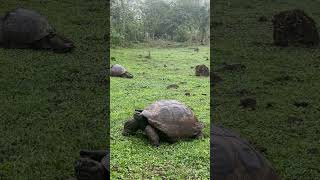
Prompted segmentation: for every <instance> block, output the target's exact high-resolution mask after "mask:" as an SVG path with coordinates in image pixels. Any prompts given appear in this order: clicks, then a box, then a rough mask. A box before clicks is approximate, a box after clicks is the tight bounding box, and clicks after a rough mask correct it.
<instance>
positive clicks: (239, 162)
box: [210, 125, 280, 180]
mask: <svg viewBox="0 0 320 180" xmlns="http://www.w3.org/2000/svg"><path fill="white" fill-rule="evenodd" d="M210 144H211V147H210V150H211V157H210V158H211V174H212V177H213V179H214V180H239V179H245V180H280V178H279V177H278V175H277V174H276V172H275V171H274V169H273V168H272V167H271V165H270V163H269V162H268V161H267V160H266V159H265V158H264V157H263V156H262V154H260V153H259V152H258V151H256V150H255V149H254V148H253V147H252V146H251V145H250V144H249V142H248V141H247V140H245V139H242V138H240V136H239V135H238V134H236V133H234V132H231V131H229V130H227V129H223V128H221V127H217V126H213V125H212V127H211V143H210Z"/></svg>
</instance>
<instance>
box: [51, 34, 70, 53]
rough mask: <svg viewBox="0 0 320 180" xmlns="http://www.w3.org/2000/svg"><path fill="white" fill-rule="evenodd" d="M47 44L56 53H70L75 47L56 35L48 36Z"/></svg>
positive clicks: (67, 40)
mask: <svg viewBox="0 0 320 180" xmlns="http://www.w3.org/2000/svg"><path fill="white" fill-rule="evenodd" d="M49 44H50V47H51V48H52V49H53V51H54V52H56V53H66V52H70V51H71V50H73V49H74V47H75V46H74V44H73V42H72V41H70V40H69V39H67V38H65V37H63V36H61V35H58V34H54V35H52V36H50V38H49Z"/></svg>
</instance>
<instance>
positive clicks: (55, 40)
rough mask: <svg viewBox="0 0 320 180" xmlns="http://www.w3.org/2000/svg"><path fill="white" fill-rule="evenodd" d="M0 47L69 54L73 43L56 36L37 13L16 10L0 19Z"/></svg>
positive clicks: (46, 21)
mask: <svg viewBox="0 0 320 180" xmlns="http://www.w3.org/2000/svg"><path fill="white" fill-rule="evenodd" d="M0 46H2V47H4V48H32V49H51V50H53V51H54V52H61V53H62V52H69V51H71V50H72V49H73V48H74V45H73V43H72V42H71V41H70V40H68V39H66V38H64V37H62V36H61V35H58V34H57V33H56V31H55V29H54V28H53V27H52V26H51V25H50V24H49V22H48V20H47V19H46V18H45V17H44V16H42V15H40V14H39V13H37V12H35V11H33V10H29V9H24V8H17V9H15V10H12V11H9V12H7V13H6V14H5V15H4V16H2V17H0Z"/></svg>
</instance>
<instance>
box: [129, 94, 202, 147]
mask: <svg viewBox="0 0 320 180" xmlns="http://www.w3.org/2000/svg"><path fill="white" fill-rule="evenodd" d="M139 129H141V130H143V131H144V132H145V133H146V135H147V136H148V138H149V140H150V142H151V144H152V145H154V146H159V143H160V140H165V141H168V142H171V143H173V142H176V141H178V140H181V139H189V138H197V137H200V136H201V135H202V129H203V124H202V123H201V122H199V121H198V119H197V118H196V116H195V115H194V114H193V112H192V111H191V109H189V108H188V107H187V106H185V105H184V104H182V103H181V102H179V101H176V100H160V101H156V102H155V103H153V104H151V105H150V106H148V107H146V108H145V109H144V110H136V111H135V113H134V118H133V119H131V120H129V121H127V122H126V123H125V125H124V129H123V135H125V136H126V135H131V134H134V133H135V132H136V131H137V130H139Z"/></svg>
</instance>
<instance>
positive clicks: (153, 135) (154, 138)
mask: <svg viewBox="0 0 320 180" xmlns="http://www.w3.org/2000/svg"><path fill="white" fill-rule="evenodd" d="M144 132H145V133H146V135H147V136H148V138H149V140H150V142H151V144H152V145H153V146H159V145H160V139H159V135H158V133H157V132H156V130H155V129H154V128H153V127H151V126H150V125H147V126H146V128H145V129H144Z"/></svg>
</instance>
